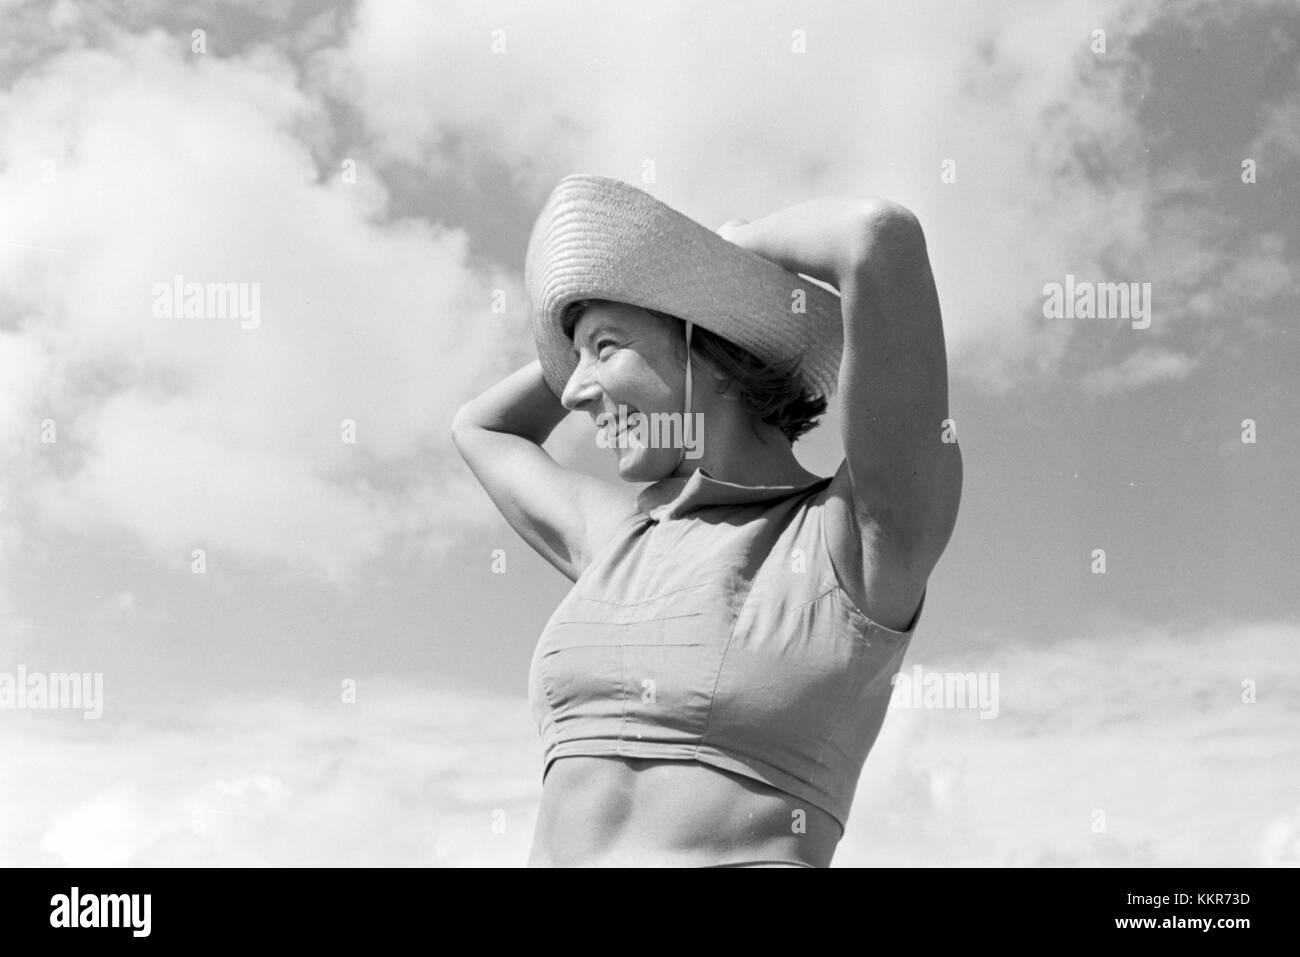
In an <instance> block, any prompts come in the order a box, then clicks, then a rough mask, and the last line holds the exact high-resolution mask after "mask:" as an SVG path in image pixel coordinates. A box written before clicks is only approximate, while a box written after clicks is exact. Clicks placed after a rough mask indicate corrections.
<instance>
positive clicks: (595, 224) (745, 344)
mask: <svg viewBox="0 0 1300 957" xmlns="http://www.w3.org/2000/svg"><path fill="white" fill-rule="evenodd" d="M524 285H525V286H526V287H527V290H528V300H529V319H530V321H531V322H532V328H533V338H534V340H535V341H536V343H537V355H538V358H539V359H540V360H541V364H542V371H543V373H545V376H546V382H547V384H548V385H549V386H550V387H551V391H552V392H554V393H555V394H556V396H557V397H558V396H560V395H561V394H562V393H563V391H564V386H565V384H566V383H567V382H568V381H569V377H570V376H571V375H572V374H573V370H574V368H575V367H576V366H577V359H576V357H575V356H574V354H573V342H572V341H571V340H570V339H569V338H568V336H566V335H565V334H564V330H563V329H562V328H561V326H560V320H561V318H562V317H563V315H564V310H565V308H566V307H567V306H568V305H569V304H570V303H573V302H576V301H578V300H580V299H606V300H611V301H614V302H624V303H628V304H630V305H633V306H641V307H642V308H645V309H655V310H658V311H660V312H666V313H668V314H669V315H673V316H677V317H678V318H680V319H684V320H688V321H689V322H693V323H695V324H696V325H699V326H702V327H703V328H705V329H708V330H709V331H710V332H714V333H716V334H718V335H719V336H722V337H723V338H725V339H728V340H730V341H731V342H733V343H735V344H736V345H738V346H740V347H741V348H744V349H747V350H748V351H750V352H751V353H753V354H754V355H755V356H757V357H758V358H760V359H763V360H766V361H768V362H773V363H777V362H781V361H786V360H790V359H797V360H798V365H797V367H796V371H797V372H798V374H799V376H800V377H801V379H802V381H803V384H804V386H805V387H806V388H807V389H808V391H809V393H810V394H811V395H812V396H813V397H817V396H824V397H827V398H829V397H830V396H831V395H832V394H834V392H835V387H836V379H837V376H838V374H839V368H840V355H841V353H842V351H843V348H844V326H843V318H842V316H841V312H840V298H839V296H838V295H836V294H835V293H833V292H830V291H828V290H827V289H826V288H825V287H824V286H820V285H818V284H817V283H814V282H812V281H811V280H808V279H803V278H801V277H800V276H798V275H796V274H795V273H792V272H790V271H789V270H787V269H784V268H782V267H781V266H778V265H777V264H775V263H773V262H770V261H769V260H766V259H764V258H762V257H761V256H758V255H757V254H755V253H752V252H750V251H749V250H747V249H742V248H741V247H740V246H737V245H736V244H735V243H731V242H728V241H727V240H725V239H723V238H722V237H721V236H719V235H718V234H717V233H715V232H714V231H713V230H711V229H707V228H706V227H704V226H701V225H700V224H699V223H697V222H695V221H694V220H692V219H689V218H687V217H686V216H684V215H682V214H681V213H679V212H677V211H676V210H674V209H672V208H671V207H669V206H667V205H665V204H663V203H661V202H660V201H659V200H657V199H655V198H654V197H653V196H651V195H650V194H649V193H646V192H643V191H642V190H639V189H637V188H636V187H635V186H631V185H629V184H627V183H624V182H622V181H620V180H616V179H609V178H607V177H604V176H594V175H590V174H586V173H578V174H574V175H571V176H566V177H564V179H562V180H560V182H559V185H557V186H556V187H555V189H554V190H552V192H551V195H550V196H549V197H547V200H546V203H545V205H544V206H543V207H542V211H541V213H540V215H538V217H537V222H536V223H535V224H534V225H533V231H532V235H531V236H530V237H529V240H528V255H527V258H526V259H525V263H524ZM795 290H803V293H804V296H805V297H806V298H805V300H804V309H806V310H807V311H806V313H799V312H795V311H794V309H795V303H796V302H797V300H796V297H795V295H794V293H795Z"/></svg>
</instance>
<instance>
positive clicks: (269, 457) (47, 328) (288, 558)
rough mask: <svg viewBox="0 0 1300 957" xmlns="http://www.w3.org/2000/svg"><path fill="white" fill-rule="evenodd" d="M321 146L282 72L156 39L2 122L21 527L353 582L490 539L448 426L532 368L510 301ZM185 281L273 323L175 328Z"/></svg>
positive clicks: (6, 442) (80, 69)
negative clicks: (512, 374)
mask: <svg viewBox="0 0 1300 957" xmlns="http://www.w3.org/2000/svg"><path fill="white" fill-rule="evenodd" d="M324 122H325V120H324V118H323V113H322V107H321V105H320V104H319V103H318V102H315V101H313V100H312V99H311V98H310V97H308V96H306V95H305V94H304V93H303V91H302V90H301V89H300V88H299V87H298V85H297V82H296V79H295V77H294V75H293V73H292V71H291V69H290V68H289V66H288V65H287V63H286V62H285V61H284V60H282V59H280V58H279V57H278V56H276V55H275V54H273V53H270V52H268V51H265V50H262V51H259V52H256V53H254V54H250V55H249V56H247V57H244V58H238V59H228V60H223V59H218V58H216V57H206V58H205V57H202V56H195V55H192V54H190V53H189V48H188V44H183V43H181V42H179V41H178V40H177V39H176V38H174V37H170V36H168V35H166V34H163V33H159V32H153V33H150V34H148V35H144V36H128V35H119V36H117V37H116V38H115V40H114V43H113V44H112V46H110V47H109V48H107V49H104V50H69V51H67V52H64V53H62V54H60V55H58V56H55V57H52V58H51V59H50V60H49V61H47V62H46V63H44V64H43V66H42V68H41V69H40V70H39V71H33V72H31V73H30V74H28V75H25V76H24V77H23V78H22V79H20V80H19V81H18V82H17V83H16V84H15V86H14V88H13V89H12V90H11V91H10V92H9V93H8V94H7V95H5V96H3V97H0V143H2V144H3V146H0V169H3V173H0V204H3V205H4V207H5V209H6V214H7V215H6V222H5V235H4V236H2V237H0V239H2V240H3V242H0V277H4V278H0V369H3V370H8V371H11V372H12V373H13V374H12V375H5V376H3V377H0V390H3V396H0V398H2V399H3V402H0V442H2V443H3V447H4V449H5V451H6V457H7V459H8V460H9V462H10V464H11V466H12V467H11V468H7V470H6V471H7V474H8V481H7V483H6V484H7V486H8V487H7V493H8V496H11V497H12V499H11V501H10V503H9V504H10V506H11V510H10V511H9V512H8V516H9V519H10V521H11V522H13V521H15V518H14V516H15V515H17V516H24V517H25V518H26V519H28V520H30V521H32V522H50V523H53V524H55V525H57V526H61V527H63V528H66V529H68V530H70V531H82V530H86V529H90V528H105V527H107V528H116V529H125V530H127V531H129V532H131V533H134V535H135V536H137V537H138V539H139V540H140V541H142V542H143V543H144V544H145V545H146V546H148V547H149V548H150V549H151V550H152V551H153V553H154V554H155V555H156V556H157V557H158V558H159V559H160V560H162V561H164V562H166V563H169V564H174V563H175V562H176V561H177V560H178V559H179V560H181V561H185V562H188V555H189V552H190V549H191V548H196V547H206V548H209V549H214V550H217V551H220V552H223V553H225V554H227V555H228V556H229V555H233V557H234V559H235V560H237V561H248V562H253V563H259V562H267V561H281V562H284V563H287V564H288V565H289V566H290V567H291V568H292V569H294V570H295V571H296V572H297V573H299V574H302V575H305V576H308V577H315V578H319V579H322V580H330V581H334V582H336V583H341V582H343V581H346V580H347V579H348V577H349V576H350V575H351V574H353V573H354V572H355V571H356V569H357V568H358V567H359V566H361V565H363V564H364V563H365V562H366V561H368V560H370V559H372V558H374V557H376V556H377V555H379V554H381V552H382V551H383V549H384V548H385V547H391V545H392V540H393V538H394V537H405V540H407V541H411V542H415V543H418V545H419V547H421V548H423V549H425V550H429V551H435V552H436V551H437V550H439V549H442V548H445V547H447V545H448V544H449V543H450V541H452V536H454V534H455V533H456V531H457V530H458V529H464V528H466V527H467V526H470V525H472V523H473V521H474V519H473V517H472V515H473V510H471V509H466V508H465V503H466V502H468V501H470V500H471V496H472V495H473V494H474V492H475V490H474V489H472V488H470V487H469V486H470V483H469V482H468V480H467V479H466V478H465V477H464V476H462V475H460V474H459V471H458V470H454V469H452V468H449V464H450V462H451V461H452V454H451V450H450V443H449V440H448V436H447V431H448V425H449V423H450V420H451V418H452V415H453V413H454V412H455V409H456V407H457V406H458V405H459V404H460V402H462V401H464V399H465V397H466V395H467V394H470V393H471V391H472V389H471V387H472V386H473V384H474V383H476V382H478V381H480V380H481V379H482V378H483V377H484V376H489V377H490V376H495V375H502V374H504V373H505V372H506V371H508V368H509V367H510V365H511V363H512V362H514V361H515V360H516V359H517V351H516V349H515V348H514V347H508V346H507V345H505V343H507V342H509V341H510V340H509V337H508V336H507V333H506V329H505V326H504V324H503V322H502V320H501V317H500V316H496V315H494V314H493V313H492V312H491V311H490V308H489V307H490V303H491V298H492V293H493V290H494V289H504V290H506V291H507V292H508V293H509V294H512V295H513V294H516V292H517V280H516V279H515V278H514V277H512V276H510V275H508V274H506V273H504V272H502V271H499V270H495V269H493V268H491V267H485V266H482V265H471V264H470V263H469V261H468V252H467V237H466V234H465V233H464V232H463V231H462V230H457V229H449V228H444V227H442V226H440V225H438V224H436V223H431V222H427V221H422V220H402V219H390V218H389V217H388V214H387V213H386V201H387V200H386V193H385V190H384V187H383V186H382V184H381V183H379V182H378V181H376V180H375V179H374V177H373V175H372V174H370V173H368V172H367V171H366V170H365V169H364V168H363V169H362V170H361V171H360V174H359V179H358V183H357V184H355V185H349V184H346V183H343V182H341V181H340V179H339V177H338V176H337V175H331V176H329V177H328V179H324V180H321V179H318V177H317V173H316V167H315V164H314V160H313V156H312V152H311V149H310V144H309V141H310V139H311V137H312V135H313V134H312V130H313V128H314V127H318V126H320V125H321V124H322V123H324ZM46 178H48V179H49V180H50V181H48V182H46V181H45V179H46ZM176 275H182V276H183V277H184V278H185V280H186V281H196V282H201V283H208V282H214V283H227V282H233V283H244V284H246V285H247V286H248V287H251V286H252V285H253V284H256V285H257V287H258V288H259V290H260V303H261V313H262V314H261V319H260V324H258V325H257V327H256V328H241V322H240V320H238V319H234V318H230V319H223V318H213V317H208V318H201V319H200V318H157V317H156V316H155V315H154V312H153V306H154V304H155V299H154V286H155V284H159V283H161V284H164V285H170V284H171V283H172V281H173V278H174V277H175V276H176ZM47 420H49V421H51V422H52V423H53V424H54V426H55V428H56V434H55V436H54V437H55V438H57V443H50V442H48V441H42V434H43V429H44V427H45V423H46V421H47ZM345 420H350V421H352V422H354V423H355V428H356V436H357V438H356V442H355V444H345V443H344V442H343V441H342V440H341V439H342V434H343V430H344V423H345ZM467 513H470V514H469V516H468V517H467Z"/></svg>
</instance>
